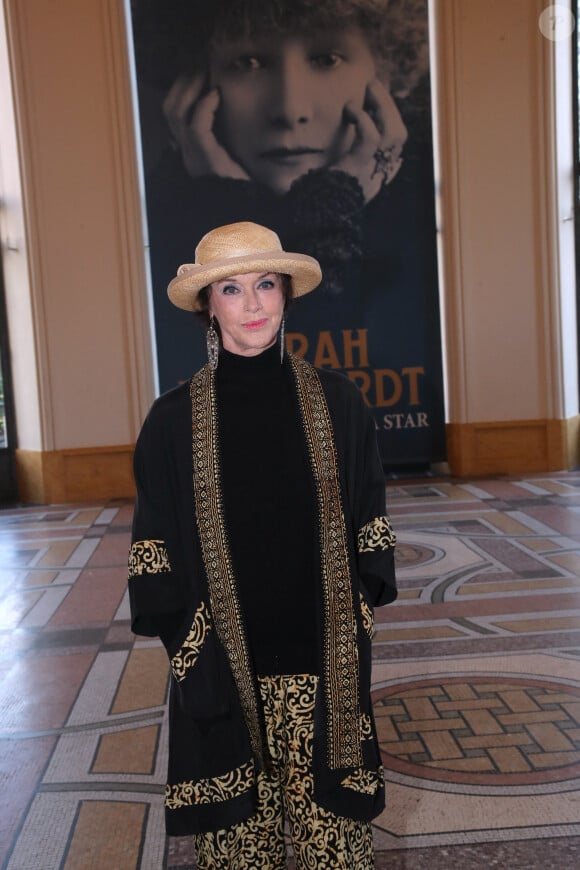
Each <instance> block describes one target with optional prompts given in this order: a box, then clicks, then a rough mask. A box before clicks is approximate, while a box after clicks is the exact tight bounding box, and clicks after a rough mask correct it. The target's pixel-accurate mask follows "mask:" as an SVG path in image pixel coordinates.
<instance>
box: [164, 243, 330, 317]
mask: <svg viewBox="0 0 580 870" xmlns="http://www.w3.org/2000/svg"><path fill="white" fill-rule="evenodd" d="M247 272H278V273H280V274H282V275H290V276H291V278H292V290H293V294H292V295H293V296H304V295H305V294H306V293H310V292H311V290H314V289H315V287H318V285H319V284H320V282H321V281H322V272H321V269H320V265H319V263H318V261H317V260H315V259H314V257H309V256H308V255H307V254H290V253H288V252H287V251H263V252H262V251H260V253H259V254H250V255H246V256H243V257H228V258H227V259H224V260H216V261H214V262H213V263H211V264H208V265H196V264H195V263H191V264H189V263H185V264H184V265H183V266H180V267H179V273H178V274H177V277H175V278H174V279H173V280H172V281H171V282H170V284H169V286H168V288H167V295H168V296H169V298H170V299H171V301H172V302H173V304H174V305H177V307H178V308H183V309H184V310H185V311H200V310H201V309H200V305H199V300H198V297H199V291H200V290H201V289H202V287H207V286H208V284H211V283H212V282H213V281H219V280H220V279H221V278H229V277H231V276H232V275H244V274H246V273H247Z"/></svg>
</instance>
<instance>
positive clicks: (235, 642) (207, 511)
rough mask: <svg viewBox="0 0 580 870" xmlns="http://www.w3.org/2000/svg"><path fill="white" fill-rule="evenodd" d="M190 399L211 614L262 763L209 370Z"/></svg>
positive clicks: (195, 486)
mask: <svg viewBox="0 0 580 870" xmlns="http://www.w3.org/2000/svg"><path fill="white" fill-rule="evenodd" d="M190 395H191V409H192V415H191V416H192V448H193V489H194V494H195V506H196V516H197V527H198V531H199V538H200V541H201V549H202V554H203V562H204V566H205V570H206V574H207V580H208V587H209V596H210V605H211V611H212V615H213V621H214V625H215V628H216V631H217V633H218V635H219V638H220V640H221V642H222V644H223V646H224V649H225V651H226V654H227V657H228V660H229V663H230V668H231V670H232V674H233V677H234V680H235V682H236V686H237V690H238V694H239V697H240V702H241V705H242V710H243V713H244V719H245V721H246V724H247V726H248V731H249V734H250V741H251V745H252V749H253V750H254V752H255V753H256V755H257V757H258V758H259V759H260V760H261V759H262V756H263V752H262V736H261V729H260V718H259V713H258V699H257V694H256V690H255V687H254V678H253V671H252V666H251V663H250V655H249V650H248V643H247V640H246V636H245V629H244V623H243V617H242V611H241V606H240V601H239V597H238V592H237V587H236V580H235V576H234V571H233V567H232V560H231V554H230V546H229V541H228V536H227V531H226V524H225V517H224V510H223V499H222V491H221V476H220V456H219V447H218V419H217V401H216V393H215V376H214V373H213V372H212V371H211V370H210V369H209V367H208V366H204V368H202V369H201V370H200V371H199V372H198V373H197V374H196V375H195V376H194V377H193V378H192V380H191V385H190Z"/></svg>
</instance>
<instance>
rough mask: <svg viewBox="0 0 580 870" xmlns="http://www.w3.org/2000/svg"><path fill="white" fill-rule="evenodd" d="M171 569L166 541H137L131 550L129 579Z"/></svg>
mask: <svg viewBox="0 0 580 870" xmlns="http://www.w3.org/2000/svg"><path fill="white" fill-rule="evenodd" d="M164 571H171V565H170V564H169V559H168V557H167V550H166V548H165V541H135V543H134V544H133V545H132V546H131V549H130V550H129V579H131V577H140V576H141V574H162V573H163V572H164Z"/></svg>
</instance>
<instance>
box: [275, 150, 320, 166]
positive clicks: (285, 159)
mask: <svg viewBox="0 0 580 870" xmlns="http://www.w3.org/2000/svg"><path fill="white" fill-rule="evenodd" d="M320 154H322V151H321V150H320V149H318V148H269V149H268V150H267V151H262V153H261V154H260V157H262V158H265V159H266V160H270V161H271V162H273V163H279V164H281V165H283V166H294V165H296V164H299V163H301V162H303V161H304V160H306V159H308V158H310V159H312V157H313V156H315V155H320Z"/></svg>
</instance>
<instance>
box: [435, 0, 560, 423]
mask: <svg viewBox="0 0 580 870" xmlns="http://www.w3.org/2000/svg"><path fill="white" fill-rule="evenodd" d="M436 8H437V11H438V14H439V25H440V26H439V38H438V46H439V49H440V74H441V80H440V85H439V90H440V100H441V101H442V103H443V106H442V109H443V116H444V122H445V123H446V126H445V128H444V129H443V130H442V131H441V150H442V196H443V228H444V234H445V235H446V237H445V238H444V242H443V246H444V258H445V269H444V271H445V275H446V279H447V281H446V287H447V291H448V295H447V298H446V310H447V312H448V315H447V327H448V332H447V362H448V371H449V403H448V404H449V415H450V421H451V422H468V421H476V420H480V421H485V420H495V421H501V420H506V421H507V420H518V419H522V420H526V419H528V420H534V419H538V418H540V419H543V418H545V417H546V416H549V414H550V412H551V408H550V407H549V405H550V402H549V400H548V393H549V390H550V389H551V388H552V387H553V384H552V383H551V378H552V373H551V372H550V370H549V355H548V353H547V348H546V341H545V338H544V335H545V330H546V327H547V326H549V321H548V322H547V312H546V304H547V303H546V298H545V294H546V287H545V262H544V261H545V258H546V256H547V254H546V251H545V249H544V247H543V245H544V244H545V241H544V240H543V239H542V238H540V236H541V228H542V227H541V223H540V213H539V211H540V205H541V201H542V195H543V185H544V184H545V179H544V178H542V177H541V175H542V173H541V172H540V169H539V167H540V166H541V165H542V164H541V163H539V157H540V153H541V141H540V139H541V136H540V133H541V129H542V123H543V118H542V114H541V113H542V111H543V110H542V106H541V104H542V99H543V98H542V95H541V94H540V92H539V90H540V89H539V84H538V65H540V66H541V65H542V63H543V58H544V51H545V46H544V41H545V40H544V37H542V36H541V34H540V32H539V29H538V26H537V18H538V14H539V10H540V11H541V8H542V5H541V4H539V3H536V2H535V0H510V2H508V3H506V2H505V0H469V2H464V0H444V2H439V3H437V4H436ZM458 370H460V373H458Z"/></svg>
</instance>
